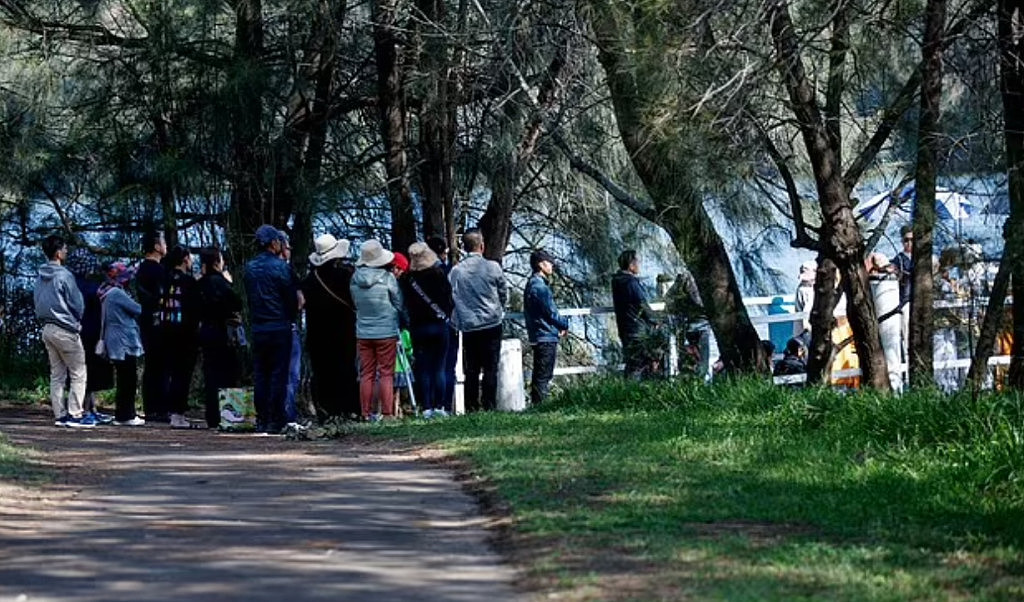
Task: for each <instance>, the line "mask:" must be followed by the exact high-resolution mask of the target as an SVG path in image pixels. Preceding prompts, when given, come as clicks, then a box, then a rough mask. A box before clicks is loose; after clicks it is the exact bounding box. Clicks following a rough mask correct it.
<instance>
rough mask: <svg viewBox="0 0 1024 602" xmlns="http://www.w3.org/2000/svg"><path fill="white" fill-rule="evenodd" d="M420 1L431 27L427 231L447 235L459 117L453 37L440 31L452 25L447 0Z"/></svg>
mask: <svg viewBox="0 0 1024 602" xmlns="http://www.w3.org/2000/svg"><path fill="white" fill-rule="evenodd" d="M417 5H418V6H419V9H420V13H421V15H422V18H423V20H424V21H425V25H426V27H427V28H429V31H428V32H427V33H428V35H427V37H426V39H425V41H422V42H421V43H422V47H421V53H420V64H421V68H420V71H421V72H422V73H423V74H424V77H423V87H424V88H425V89H426V92H425V94H424V98H423V108H422V109H421V111H420V115H419V118H420V155H421V160H420V163H419V169H418V172H419V181H420V185H421V192H422V207H423V237H424V238H429V237H431V236H441V237H445V235H446V228H445V224H446V223H447V217H448V212H449V211H450V207H451V206H452V204H453V198H454V195H455V183H454V180H453V173H454V164H455V127H456V123H455V111H454V108H455V107H454V104H453V102H452V101H453V99H454V97H453V94H452V88H453V82H452V65H451V52H450V50H449V47H448V42H449V40H448V38H447V37H442V36H439V35H436V33H435V32H436V31H447V30H448V22H447V19H448V14H447V8H446V4H445V2H444V0H418V2H417Z"/></svg>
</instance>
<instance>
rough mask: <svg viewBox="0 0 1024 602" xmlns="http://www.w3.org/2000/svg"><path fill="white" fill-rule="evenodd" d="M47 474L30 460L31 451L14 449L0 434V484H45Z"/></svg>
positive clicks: (47, 477)
mask: <svg viewBox="0 0 1024 602" xmlns="http://www.w3.org/2000/svg"><path fill="white" fill-rule="evenodd" d="M48 479H49V474H48V473H47V472H46V471H45V470H43V469H42V468H41V467H40V465H39V464H38V463H37V462H35V461H34V460H33V458H32V452H31V450H26V449H25V448H19V447H15V446H14V445H12V444H11V442H10V441H8V440H7V438H6V437H4V436H3V435H2V434H0V483H3V482H20V483H31V484H39V483H43V482H47V481H48Z"/></svg>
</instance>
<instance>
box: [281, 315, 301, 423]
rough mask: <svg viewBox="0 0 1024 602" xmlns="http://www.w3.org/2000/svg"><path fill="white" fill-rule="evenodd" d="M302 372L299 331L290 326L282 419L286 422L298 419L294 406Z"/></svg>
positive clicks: (297, 411) (297, 412) (296, 409)
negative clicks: (286, 386) (289, 344)
mask: <svg viewBox="0 0 1024 602" xmlns="http://www.w3.org/2000/svg"><path fill="white" fill-rule="evenodd" d="M301 371H302V341H301V339H299V329H298V328H296V327H295V326H292V353H291V357H290V358H289V359H288V388H287V389H286V393H285V397H284V417H285V419H286V420H287V421H288V422H296V421H297V420H298V419H299V410H298V408H297V407H296V406H295V396H296V395H297V394H298V392H299V378H300V376H301Z"/></svg>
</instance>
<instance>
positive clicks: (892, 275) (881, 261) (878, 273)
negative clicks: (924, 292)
mask: <svg viewBox="0 0 1024 602" xmlns="http://www.w3.org/2000/svg"><path fill="white" fill-rule="evenodd" d="M864 263H865V267H866V268H867V270H868V282H870V284H871V293H872V295H873V296H874V298H875V311H876V312H878V334H879V337H880V338H881V342H882V352H883V354H884V355H885V364H886V369H887V370H888V371H889V386H890V387H892V390H893V393H896V394H899V393H902V392H903V370H902V365H901V364H902V360H901V357H900V356H901V353H902V339H903V319H902V314H901V312H900V309H901V308H900V285H899V275H898V274H897V273H896V268H895V266H893V265H892V264H891V263H889V259H888V258H887V257H886V256H885V255H882V254H881V253H872V254H871V255H869V256H868V259H867V261H865V262H864Z"/></svg>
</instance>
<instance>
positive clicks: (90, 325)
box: [67, 247, 114, 424]
mask: <svg viewBox="0 0 1024 602" xmlns="http://www.w3.org/2000/svg"><path fill="white" fill-rule="evenodd" d="M67 268H68V269H69V270H70V271H71V273H72V274H74V275H75V284H77V285H78V290H79V291H80V292H81V293H82V299H84V300H85V313H84V314H83V315H82V332H81V336H82V346H83V347H84V348H85V371H86V378H85V399H84V400H83V401H82V406H83V409H84V410H85V412H86V413H91V414H92V415H93V417H94V418H95V419H96V422H98V423H100V424H107V423H110V422H113V420H114V417H113V416H111V415H109V414H104V413H102V412H98V411H97V409H96V395H95V394H96V392H98V391H106V390H109V389H113V388H114V365H113V364H111V363H110V361H108V360H107V359H106V358H102V357H99V356H98V355H96V342H97V341H99V340H100V327H101V326H102V324H103V312H102V307H101V304H100V298H99V295H98V294H97V293H98V291H99V289H100V284H101V283H102V282H103V275H102V274H101V273H100V271H101V268H102V266H101V265H100V261H99V259H97V258H96V256H95V255H94V254H93V253H92V251H90V250H89V249H88V248H87V247H78V248H76V249H75V250H74V251H72V252H71V253H70V254H68V261H67Z"/></svg>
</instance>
